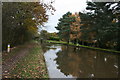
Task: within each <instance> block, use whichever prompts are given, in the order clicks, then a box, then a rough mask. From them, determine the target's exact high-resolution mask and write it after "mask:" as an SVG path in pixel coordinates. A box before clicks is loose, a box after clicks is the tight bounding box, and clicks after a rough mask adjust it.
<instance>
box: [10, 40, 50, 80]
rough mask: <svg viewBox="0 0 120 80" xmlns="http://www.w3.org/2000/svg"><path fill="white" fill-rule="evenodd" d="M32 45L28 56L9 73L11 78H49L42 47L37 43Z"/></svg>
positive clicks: (34, 42)
mask: <svg viewBox="0 0 120 80" xmlns="http://www.w3.org/2000/svg"><path fill="white" fill-rule="evenodd" d="M32 43H33V44H32V45H31V46H32V47H31V48H29V47H28V48H29V51H28V54H27V55H26V56H25V57H24V58H22V60H20V61H18V62H17V63H16V65H15V66H14V67H13V68H12V71H11V72H10V73H9V74H10V76H11V78H48V73H47V68H46V64H45V60H44V57H43V52H42V49H41V46H40V45H39V43H38V42H36V41H32ZM17 51H18V50H17ZM14 53H17V52H14Z"/></svg>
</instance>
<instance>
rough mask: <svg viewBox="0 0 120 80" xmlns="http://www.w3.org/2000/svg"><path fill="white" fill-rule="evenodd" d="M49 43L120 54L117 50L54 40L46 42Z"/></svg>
mask: <svg viewBox="0 0 120 80" xmlns="http://www.w3.org/2000/svg"><path fill="white" fill-rule="evenodd" d="M46 42H48V43H55V44H64V45H70V46H75V47H83V48H88V49H94V50H100V51H105V52H110V53H118V54H120V51H116V50H110V49H103V48H98V47H91V46H85V45H79V44H78V45H75V44H73V43H69V44H68V43H67V42H64V41H53V40H46Z"/></svg>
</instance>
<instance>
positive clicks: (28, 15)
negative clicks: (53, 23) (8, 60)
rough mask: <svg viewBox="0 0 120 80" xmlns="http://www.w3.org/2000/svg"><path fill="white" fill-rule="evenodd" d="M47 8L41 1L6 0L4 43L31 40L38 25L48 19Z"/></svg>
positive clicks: (4, 44)
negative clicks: (14, 0) (12, 0)
mask: <svg viewBox="0 0 120 80" xmlns="http://www.w3.org/2000/svg"><path fill="white" fill-rule="evenodd" d="M47 8H48V6H46V5H45V4H43V3H41V2H4V3H3V5H2V26H3V27H2V37H3V38H2V45H3V49H5V48H6V46H7V44H11V45H12V46H15V45H18V44H22V43H24V42H26V41H29V40H31V39H32V38H33V37H34V35H35V34H37V32H38V25H44V22H46V21H47V20H48V15H47V13H46V12H47Z"/></svg>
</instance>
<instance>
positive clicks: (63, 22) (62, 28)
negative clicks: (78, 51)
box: [56, 12, 75, 43]
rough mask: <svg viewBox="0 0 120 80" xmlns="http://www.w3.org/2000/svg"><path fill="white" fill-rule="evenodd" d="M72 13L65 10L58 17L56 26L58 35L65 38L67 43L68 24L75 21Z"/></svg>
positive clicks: (68, 35) (69, 31)
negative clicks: (60, 16) (64, 12)
mask: <svg viewBox="0 0 120 80" xmlns="http://www.w3.org/2000/svg"><path fill="white" fill-rule="evenodd" d="M71 15H72V13H70V12H67V13H66V14H64V15H63V16H62V18H60V19H59V23H58V25H57V27H56V29H57V30H59V36H60V38H61V39H62V40H65V41H67V42H68V43H69V41H70V33H71V30H70V25H71V24H72V22H74V21H75V18H74V17H71Z"/></svg>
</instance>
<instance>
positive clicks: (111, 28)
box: [81, 2, 117, 48]
mask: <svg viewBox="0 0 120 80" xmlns="http://www.w3.org/2000/svg"><path fill="white" fill-rule="evenodd" d="M112 4H115V3H112V2H111V3H110V2H102V3H97V2H87V5H88V6H87V7H86V9H87V10H90V12H87V13H84V14H82V15H81V19H82V20H81V21H82V22H81V23H82V24H84V25H83V27H82V31H83V32H86V33H87V34H84V35H85V36H87V38H88V39H87V40H89V37H90V34H92V36H91V40H93V41H94V40H97V43H98V45H99V47H102V48H108V47H110V45H109V43H110V44H111V45H112V47H114V46H116V44H115V43H116V34H117V31H116V29H117V27H116V24H115V23H113V20H114V19H115V15H114V14H113V11H112V9H111V8H110V7H111V5H112ZM88 36H89V37H88Z"/></svg>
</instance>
